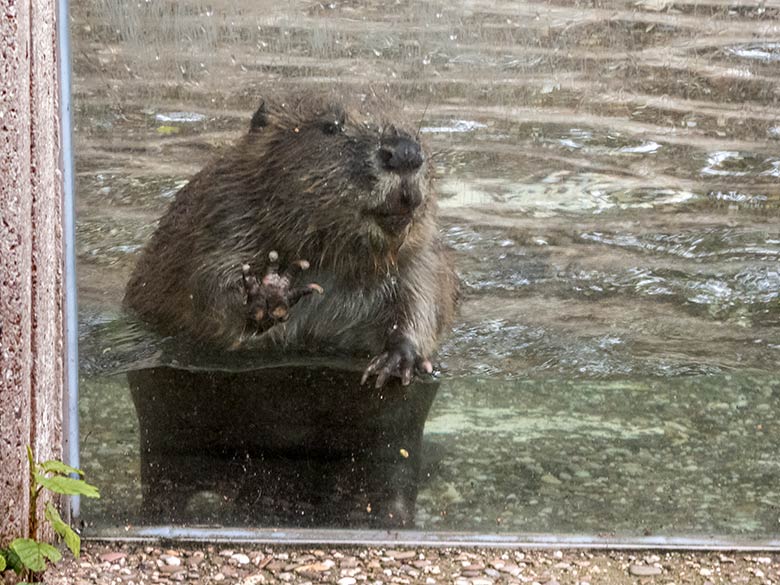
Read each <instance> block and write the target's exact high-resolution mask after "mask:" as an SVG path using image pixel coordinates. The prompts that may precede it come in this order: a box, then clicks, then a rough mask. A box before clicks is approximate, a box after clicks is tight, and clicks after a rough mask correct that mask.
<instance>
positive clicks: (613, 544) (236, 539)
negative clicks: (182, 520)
mask: <svg viewBox="0 0 780 585" xmlns="http://www.w3.org/2000/svg"><path fill="white" fill-rule="evenodd" d="M83 537H84V538H85V539H87V540H96V541H117V542H157V541H167V540H175V541H179V542H214V543H216V542H221V543H247V544H278V545H284V546H290V545H298V546H312V545H330V546H404V547H419V546H425V547H450V546H456V547H480V548H513V549H610V550H644V549H652V550H708V551H719V550H723V551H727V550H728V551H780V540H778V539H749V538H744V539H740V538H734V537H733V536H732V537H729V536H628V535H626V536H587V535H571V534H562V535H551V534H475V533H466V532H423V531H414V530H408V531H407V530H403V531H381V530H331V529H327V530H316V529H290V530H288V529H283V528H279V529H259V528H257V529H256V528H211V527H195V526H147V527H137V526H128V527H126V528H105V529H93V530H89V531H87V532H86V533H85V534H84V535H83Z"/></svg>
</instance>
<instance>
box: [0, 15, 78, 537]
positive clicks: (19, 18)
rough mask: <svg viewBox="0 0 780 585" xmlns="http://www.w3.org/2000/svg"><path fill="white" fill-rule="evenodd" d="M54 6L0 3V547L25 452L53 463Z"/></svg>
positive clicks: (24, 500)
mask: <svg viewBox="0 0 780 585" xmlns="http://www.w3.org/2000/svg"><path fill="white" fill-rule="evenodd" d="M55 17H56V3H55V2H53V1H48V0H23V1H18V0H0V542H2V541H4V540H5V539H6V538H9V537H12V536H18V535H19V534H20V533H21V532H22V531H23V530H24V525H25V520H26V515H27V504H28V487H29V486H28V483H27V462H26V454H25V446H26V445H31V446H32V447H33V449H34V451H35V453H36V456H37V457H38V458H39V459H48V458H52V457H56V458H60V457H61V445H62V436H61V435H62V432H61V429H62V388H63V357H62V338H63V335H62V334H63V319H62V229H61V211H62V197H61V184H62V181H61V177H60V150H59V117H58V76H57V62H56V46H57V43H56V20H55Z"/></svg>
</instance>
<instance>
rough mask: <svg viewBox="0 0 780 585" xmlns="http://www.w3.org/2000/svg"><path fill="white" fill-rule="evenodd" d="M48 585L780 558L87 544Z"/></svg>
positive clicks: (759, 563)
mask: <svg viewBox="0 0 780 585" xmlns="http://www.w3.org/2000/svg"><path fill="white" fill-rule="evenodd" d="M45 582H46V583H49V584H52V585H87V584H99V585H141V584H145V583H198V584H203V585H208V584H211V583H219V584H237V585H259V584H266V583H292V584H300V585H313V584H315V583H336V584H338V585H358V584H363V583H365V584H367V585H390V584H394V583H399V584H418V583H419V584H424V585H435V584H437V583H456V584H459V585H498V584H521V583H529V584H531V585H534V584H540V585H541V584H544V585H555V584H556V583H558V584H560V585H565V584H572V585H575V584H576V585H596V584H605V585H609V584H622V583H640V584H653V583H658V584H659V585H671V584H672V583H675V584H683V583H684V584H694V585H718V584H721V583H724V584H725V583H729V584H734V585H736V584H740V583H745V584H754V583H755V584H759V583H760V584H765V585H770V584H773V583H778V582H780V555H777V554H767V553H761V554H755V553H729V554H725V553H718V552H696V553H692V552H674V553H666V552H655V553H654V552H647V551H640V552H631V551H581V550H565V551H560V550H558V551H554V550H543V551H540V550H526V551H522V550H496V549H454V548H416V549H388V548H373V547H372V548H338V549H331V548H324V547H323V548H310V549H304V548H292V547H283V546H274V547H268V546H262V545H257V546H241V547H231V548H226V547H220V546H216V545H194V544H193V545H176V546H174V545H168V546H150V545H148V544H116V543H111V544H106V543H99V542H88V543H85V545H84V550H83V551H82V555H81V558H79V559H73V558H72V557H68V558H66V560H63V561H62V562H60V563H59V564H58V565H57V566H56V567H55V568H53V569H51V570H50V571H49V572H48V573H47V574H46V577H45Z"/></svg>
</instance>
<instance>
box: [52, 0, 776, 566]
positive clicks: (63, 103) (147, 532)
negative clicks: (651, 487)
mask: <svg viewBox="0 0 780 585" xmlns="http://www.w3.org/2000/svg"><path fill="white" fill-rule="evenodd" d="M57 8H58V10H57V36H58V39H57V49H58V52H59V76H60V84H59V86H60V124H61V137H62V144H61V147H62V148H61V156H62V171H63V251H64V296H65V307H64V320H65V331H64V336H65V343H64V345H65V391H64V399H63V439H64V445H63V450H64V455H63V457H64V459H65V461H66V462H67V463H68V464H69V465H71V466H73V467H76V468H78V467H79V466H80V455H79V411H78V399H79V377H78V374H79V372H78V299H77V279H76V249H75V245H76V229H75V227H76V223H75V207H76V206H75V180H74V179H75V175H74V159H73V140H72V139H73V125H72V121H73V116H72V101H71V79H72V77H71V73H72V70H71V50H70V31H69V28H70V27H69V0H57ZM68 502H69V506H68V509H67V510H66V513H68V514H69V516H70V518H71V519H78V518H79V517H80V512H81V509H80V499H79V497H78V496H73V497H71V498H69V500H68ZM84 536H85V537H86V538H87V539H91V540H101V541H121V542H134V541H135V542H139V541H140V542H155V541H170V540H176V541H181V542H224V543H227V542H230V543H256V544H277V545H320V544H328V545H335V546H434V547H444V546H463V547H491V548H493V547H495V548H517V549H520V548H527V549H532V548H535V549H539V548H544V549H550V548H555V549H561V548H578V549H613V550H620V549H623V550H626V549H628V550H642V549H653V550H711V551H719V550H728V551H780V539H776V538H764V539H755V538H739V537H734V536H722V535H710V536H704V535H695V536H668V537H667V536H630V535H610V536H589V535H570V534H558V535H554V534H523V533H509V534H498V533H494V534H480V533H477V532H435V531H417V530H393V531H380V530H354V529H284V528H279V529H268V528H227V527H226V528H218V527H214V528H211V527H194V526H147V527H133V526H128V527H125V528H119V527H117V528H103V529H96V530H94V529H93V530H88V531H87V533H86V534H85V535H84Z"/></svg>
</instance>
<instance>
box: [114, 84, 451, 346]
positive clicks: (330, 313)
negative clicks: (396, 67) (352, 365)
mask: <svg viewBox="0 0 780 585" xmlns="http://www.w3.org/2000/svg"><path fill="white" fill-rule="evenodd" d="M391 112H392V107H391V106H390V104H387V103H382V102H375V101H373V100H363V101H356V102H355V103H353V104H346V103H345V102H344V100H343V99H338V100H332V99H328V98H321V97H317V96H304V97H302V98H296V99H294V100H274V101H272V102H266V103H264V104H263V105H262V106H261V107H260V108H259V109H258V111H257V112H256V113H255V115H254V117H253V118H252V123H251V127H250V130H249V132H248V133H247V134H246V135H245V136H244V137H242V138H241V139H240V140H239V141H238V142H237V144H235V145H234V146H233V147H231V148H228V149H227V150H226V151H225V152H224V153H223V154H222V155H221V156H220V157H219V158H218V159H216V160H214V161H213V162H212V163H210V164H209V165H208V166H206V167H205V168H204V169H203V170H202V171H200V172H199V173H198V174H197V175H195V177H193V179H192V180H191V181H190V182H189V183H188V184H187V185H186V186H185V187H184V188H183V189H181V191H180V192H179V193H178V194H177V196H176V198H175V200H174V202H173V203H172V204H171V206H170V208H169V209H168V211H167V213H166V214H165V215H164V216H163V218H162V219H161V220H160V224H159V226H158V228H157V230H156V232H155V233H154V235H153V237H152V239H151V241H150V242H149V244H148V245H147V246H146V247H145V249H144V250H143V252H142V254H141V257H140V259H139V261H138V264H137V266H136V268H135V271H134V272H133V275H132V277H131V279H130V281H129V283H128V285H127V289H126V295H125V300H124V304H125V306H126V307H127V308H128V309H130V310H131V311H133V312H135V313H137V314H138V315H140V316H141V317H142V318H143V319H145V320H147V321H149V322H150V323H151V324H153V325H154V326H155V327H156V328H157V329H158V330H160V331H161V332H163V333H166V334H185V335H188V336H190V337H192V338H194V339H196V340H199V341H204V342H207V343H210V344H213V345H215V346H218V347H222V348H233V347H237V346H245V345H252V346H257V347H259V348H268V349H271V348H296V349H304V350H313V351H321V350H324V349H336V350H340V351H347V352H351V353H358V354H363V353H366V354H376V353H377V352H380V351H383V350H384V349H385V348H386V346H387V343H388V337H389V335H390V332H391V330H393V327H394V326H395V327H396V331H400V332H402V333H403V335H404V336H406V337H407V338H408V339H409V340H410V341H411V342H412V343H413V344H414V346H415V347H416V350H417V352H418V353H419V354H420V355H422V356H424V357H428V356H430V355H431V353H432V352H433V351H434V350H435V348H436V346H437V343H438V339H439V337H440V336H441V334H442V333H443V332H444V331H445V330H446V329H447V328H448V327H449V325H450V323H451V321H452V318H453V314H454V309H455V300H456V296H457V279H456V277H455V273H454V269H453V266H452V261H451V259H450V256H449V254H448V252H447V250H446V249H445V248H444V246H443V245H442V244H441V241H440V239H439V234H438V226H437V223H436V209H437V205H436V196H435V193H434V191H433V189H432V184H431V168H430V166H429V164H428V163H427V162H426V163H424V164H423V166H422V167H421V168H420V169H419V170H418V171H417V172H415V173H413V175H412V176H409V177H406V178H403V177H401V176H400V175H399V174H397V173H390V172H387V171H385V170H383V169H382V168H381V165H380V163H379V161H378V158H377V156H376V152H377V150H378V148H379V145H380V143H381V140H382V138H383V136H385V135H386V133H388V132H393V133H397V134H398V133H400V134H402V135H405V136H406V135H408V136H414V135H415V134H416V129H414V128H412V129H410V128H406V127H404V124H403V123H402V122H399V120H398V119H397V118H396V117H394V116H393V114H392V113H391ZM334 129H335V130H336V132H334ZM423 148H424V147H423ZM424 152H425V151H424ZM425 154H426V157H425V158H426V159H428V158H429V156H427V153H425ZM404 189H407V190H408V189H412V190H414V189H416V190H417V191H414V192H415V193H417V194H419V195H420V196H421V197H422V203H421V204H420V206H419V207H417V209H416V210H415V212H414V215H413V221H412V223H411V225H410V226H409V227H408V228H407V232H406V233H405V234H403V235H400V236H397V237H396V236H392V235H388V234H387V233H386V232H385V231H383V230H382V229H381V228H380V227H379V225H378V224H377V222H376V221H375V220H374V219H373V217H374V216H373V215H372V214H374V213H382V212H385V211H387V210H388V209H389V210H392V209H393V207H394V205H396V200H397V197H399V196H401V194H402V193H403V192H404ZM271 250H276V251H277V252H278V253H279V257H280V260H281V263H282V267H284V265H285V263H289V262H292V261H293V260H296V259H301V258H303V259H306V260H308V261H309V262H310V263H311V269H310V270H309V271H307V272H304V273H302V274H301V275H300V276H299V277H298V279H297V283H295V284H303V283H306V282H316V283H318V284H320V285H321V286H322V287H323V288H324V289H325V294H324V295H322V296H320V295H313V296H311V297H308V298H305V299H303V300H301V302H299V303H298V304H297V305H296V306H295V307H294V308H293V309H292V310H291V312H290V319H289V321H287V322H285V323H279V324H277V325H274V326H273V327H272V328H271V329H270V330H268V331H266V332H265V333H262V334H258V333H256V331H254V330H253V328H252V327H251V324H248V323H247V316H246V306H245V300H246V299H245V292H244V288H243V285H242V277H241V266H242V264H244V263H248V264H250V265H251V266H252V267H253V268H254V269H255V270H258V271H262V270H263V269H264V267H265V264H266V261H267V260H266V259H267V257H268V253H269V252H270V251H271Z"/></svg>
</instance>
